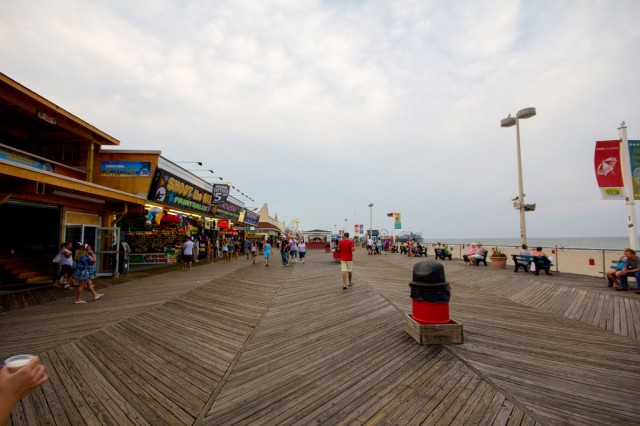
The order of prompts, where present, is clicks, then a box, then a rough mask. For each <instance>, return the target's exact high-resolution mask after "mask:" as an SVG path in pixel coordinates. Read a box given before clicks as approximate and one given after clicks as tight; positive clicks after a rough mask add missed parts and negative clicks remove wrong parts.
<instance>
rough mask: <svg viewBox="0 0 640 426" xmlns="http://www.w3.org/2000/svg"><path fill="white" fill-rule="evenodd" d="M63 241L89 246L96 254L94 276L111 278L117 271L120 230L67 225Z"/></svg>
mask: <svg viewBox="0 0 640 426" xmlns="http://www.w3.org/2000/svg"><path fill="white" fill-rule="evenodd" d="M65 241H72V242H73V243H74V244H75V243H82V244H89V245H90V246H91V247H92V248H93V251H94V252H95V253H96V276H98V277H104V276H112V275H114V273H115V272H116V271H117V270H118V246H119V245H120V229H118V228H99V227H97V226H91V225H67V227H66V231H65Z"/></svg>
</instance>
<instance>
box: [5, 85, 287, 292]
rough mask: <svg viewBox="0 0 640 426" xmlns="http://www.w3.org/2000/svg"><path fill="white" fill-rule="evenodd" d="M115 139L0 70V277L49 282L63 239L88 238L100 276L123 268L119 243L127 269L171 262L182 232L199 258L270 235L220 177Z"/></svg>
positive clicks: (258, 216)
mask: <svg viewBox="0 0 640 426" xmlns="http://www.w3.org/2000/svg"><path fill="white" fill-rule="evenodd" d="M119 145H120V141H118V140H117V139H115V138H114V137H112V136H110V135H108V134H106V133H104V132H102V131H101V130H98V129H97V128H95V127H93V126H92V125H90V124H88V123H86V122H84V121H83V120H81V119H80V118H78V117H76V116H74V115H72V114H71V113H69V112H67V111H65V110H64V109H62V108H60V107H59V106H57V105H55V104H53V103H52V102H50V101H48V100H47V99H45V98H43V97H42V96H40V95H38V94H36V93H34V92H32V91H31V90H29V89H27V88H26V87H24V86H22V85H20V84H19V83H17V82H15V81H13V80H12V79H10V78H9V77H7V76H5V75H3V74H1V73H0V219H1V220H2V221H3V223H4V224H5V231H4V235H3V238H1V239H0V284H2V283H8V282H12V283H37V282H47V281H50V280H51V277H52V272H53V268H54V265H53V263H52V259H53V257H54V256H55V254H56V253H57V252H58V250H59V247H60V245H61V243H63V242H65V241H71V242H81V243H88V244H90V245H92V246H93V248H94V250H95V252H96V254H97V264H96V270H97V275H98V276H107V275H116V274H118V273H119V271H120V272H122V270H121V267H122V264H123V263H125V262H122V261H121V260H122V255H123V253H124V251H125V250H124V248H125V247H128V248H129V249H130V250H131V255H130V258H129V259H128V262H126V263H127V264H128V265H130V266H131V267H133V268H135V267H137V266H140V265H160V264H167V263H176V262H178V261H179V259H180V256H181V250H180V246H181V245H182V243H183V242H184V240H185V239H186V238H192V239H193V240H194V241H195V242H196V245H197V247H198V254H199V256H198V257H199V258H206V257H211V256H212V257H216V256H218V254H219V250H220V244H221V243H222V242H224V241H229V240H231V241H233V242H235V243H237V244H238V245H239V246H240V247H241V248H242V249H243V250H244V247H245V241H246V239H247V238H249V239H252V240H257V239H259V238H260V237H263V239H266V238H267V237H268V236H270V235H274V234H276V235H277V234H279V232H278V227H277V226H276V227H275V230H273V229H271V230H268V231H266V232H261V231H260V230H258V229H257V228H258V227H259V224H260V222H261V215H262V211H261V214H257V213H255V212H253V211H251V210H250V209H247V208H245V206H244V203H242V202H241V201H239V200H237V199H236V198H234V197H232V196H229V195H228V192H229V191H228V185H229V184H219V185H213V184H211V183H210V182H207V181H205V180H203V179H202V178H200V177H198V176H196V175H195V174H192V173H190V172H189V171H188V170H185V169H184V168H182V167H180V166H178V165H177V164H175V163H173V162H171V161H169V160H167V159H166V158H163V157H162V156H161V152H160V151H153V150H122V149H120V148H118V146H119ZM220 194H223V195H220ZM263 210H264V211H265V212H266V205H265V207H264V208H263ZM269 221H272V220H271V219H269ZM123 243H124V244H123Z"/></svg>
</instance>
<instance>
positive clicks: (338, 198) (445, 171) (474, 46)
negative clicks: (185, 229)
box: [0, 0, 640, 239]
mask: <svg viewBox="0 0 640 426" xmlns="http://www.w3.org/2000/svg"><path fill="white" fill-rule="evenodd" d="M639 18H640V2H638V1H637V0H627V1H617V0H607V1H596V0H567V1H562V0H560V1H558V0H536V1H508V0H504V1H499V0H494V1H490V0H478V1H470V0H469V1H444V0H438V1H428V0H405V1H403V0H398V1H355V0H354V1H347V0H344V1H341V0H326V1H303V0H300V1H293V0H279V1H278V0H276V1H271V0H265V1H263V0H253V1H241V0H229V1H214V0H210V1H207V0H199V1H189V0H173V1H170V0H157V1H143V0H136V1H130V0H104V1H100V0H92V1H84V0H58V1H55V2H52V1H45V0H42V1H36V0H20V1H18V0H4V1H2V14H1V15H0V72H2V73H4V74H6V75H7V76H9V77H10V78H13V79H14V80H16V81H18V82H19V83H21V84H23V85H25V86H26V87H28V88H30V89H31V90H33V91H35V92H36V93H38V94H40V95H42V96H44V97H46V98H47V99H49V100H51V101H52V102H54V103H56V104H58V105H59V106H61V107H63V108H65V109H66V110H68V111H70V112H71V113H73V114H75V115H77V116H78V117H80V118H82V119H83V120H85V121H87V122H89V123H90V124H92V125H94V126H96V127H97V128H99V129H100V130H102V131H104V132H106V133H108V134H110V135H111V136H113V137H115V138H117V139H119V140H120V141H121V148H123V149H159V150H161V151H162V155H163V156H164V157H166V158H168V159H170V160H175V161H203V162H204V168H206V169H213V170H214V171H215V174H216V175H219V176H223V177H224V178H225V180H230V181H231V182H233V183H234V184H235V185H236V186H237V187H238V188H239V189H240V190H242V191H243V192H244V193H245V194H247V195H249V196H250V197H251V198H253V199H254V200H255V205H256V206H262V204H263V203H265V202H266V203H268V205H269V210H270V213H271V214H272V215H273V214H275V213H277V214H278V217H279V218H280V219H281V220H284V221H285V222H287V223H290V222H292V221H293V219H295V218H299V219H300V227H301V228H302V229H315V228H321V229H328V228H333V227H334V226H336V227H337V228H338V229H341V228H342V227H343V226H344V225H345V219H346V224H347V228H348V229H349V230H352V229H353V225H354V224H355V223H363V224H364V227H365V228H368V227H369V214H370V209H369V207H368V204H369V203H374V207H373V210H372V211H373V227H374V228H376V229H378V228H379V229H387V230H389V231H391V221H390V220H389V219H388V218H387V217H386V213H389V212H392V211H396V212H401V213H402V225H403V229H402V230H403V231H409V230H411V231H413V232H422V235H423V237H425V238H427V239H430V238H436V237H449V238H454V237H455V238H470V239H473V238H474V237H483V238H486V237H513V238H517V237H518V236H519V215H518V213H517V211H515V210H514V209H513V206H512V202H511V199H512V198H513V197H515V196H516V195H517V193H518V186H517V155H516V131H515V127H512V128H501V127H500V120H501V119H502V118H505V117H506V116H507V115H508V114H509V113H511V114H514V115H515V113H516V112H517V111H518V110H519V109H522V108H525V107H535V108H536V109H537V113H538V114H537V115H536V116H535V117H533V118H530V119H528V120H523V121H521V140H522V161H523V173H524V188H525V193H526V195H527V198H526V200H527V202H528V203H536V204H537V210H536V211H535V212H533V213H528V214H527V230H528V235H529V236H530V237H554V236H564V237H581V236H585V237H589V236H611V235H615V236H625V235H627V226H626V207H625V205H624V202H621V201H603V200H601V199H600V195H599V191H598V189H597V185H596V181H595V175H594V171H593V150H594V141H596V140H606V139H616V138H617V137H618V131H617V128H618V127H619V125H620V123H621V122H622V121H623V120H624V121H626V123H627V125H628V134H629V138H630V139H640V78H639V77H638V76H639V70H640V55H639V54H638V49H639V47H638V46H640V26H639V25H638V19H639ZM248 205H249V206H251V205H254V203H252V202H249V203H248Z"/></svg>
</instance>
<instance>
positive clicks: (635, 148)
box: [628, 140, 640, 200]
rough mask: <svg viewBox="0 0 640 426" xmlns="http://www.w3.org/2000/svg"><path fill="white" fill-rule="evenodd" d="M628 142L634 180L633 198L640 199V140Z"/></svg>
mask: <svg viewBox="0 0 640 426" xmlns="http://www.w3.org/2000/svg"><path fill="white" fill-rule="evenodd" d="M628 142H629V161H630V163H631V177H632V179H631V181H632V182H633V199H634V200H640V141H633V140H629V141H628Z"/></svg>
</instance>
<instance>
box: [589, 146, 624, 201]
mask: <svg viewBox="0 0 640 426" xmlns="http://www.w3.org/2000/svg"><path fill="white" fill-rule="evenodd" d="M594 166H595V171H596V179H597V180H598V187H599V188H600V192H601V193H602V198H604V199H608V200H616V199H617V200H620V199H624V198H625V196H624V191H623V190H624V181H623V179H622V167H621V166H620V141H619V140H614V141H598V142H596V150H595V154H594Z"/></svg>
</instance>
